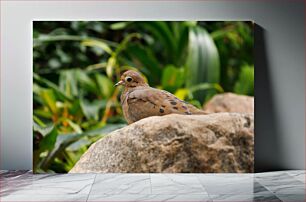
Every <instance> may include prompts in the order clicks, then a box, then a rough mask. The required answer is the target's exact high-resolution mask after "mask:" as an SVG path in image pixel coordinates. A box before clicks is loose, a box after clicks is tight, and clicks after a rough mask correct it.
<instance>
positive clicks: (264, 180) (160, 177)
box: [0, 170, 306, 202]
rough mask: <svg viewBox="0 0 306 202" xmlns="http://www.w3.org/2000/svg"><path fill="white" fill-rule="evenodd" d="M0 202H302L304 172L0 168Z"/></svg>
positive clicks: (303, 199)
mask: <svg viewBox="0 0 306 202" xmlns="http://www.w3.org/2000/svg"><path fill="white" fill-rule="evenodd" d="M0 175H1V183H0V196H1V200H0V201H23V202H25V201H60V202H70V201H84V202H85V201H96V202H103V201H109V202H110V201H116V202H117V201H152V202H153V201H154V202H157V201H177V202H178V201H192V202H197V201H244V202H247V201H275V202H276V201H284V202H287V201H288V202H289V201H291V202H302V201H303V202H304V201H305V192H306V190H305V171H303V170H301V171H298V170H294V171H278V172H269V173H257V174H43V175H41V174H40V175H33V174H32V173H31V172H29V171H10V172H7V171H1V172H0Z"/></svg>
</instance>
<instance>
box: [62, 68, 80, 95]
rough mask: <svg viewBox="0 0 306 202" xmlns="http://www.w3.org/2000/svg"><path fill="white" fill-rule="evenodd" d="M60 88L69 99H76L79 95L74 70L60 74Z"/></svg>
mask: <svg viewBox="0 0 306 202" xmlns="http://www.w3.org/2000/svg"><path fill="white" fill-rule="evenodd" d="M59 88H60V90H61V91H62V92H65V94H66V95H67V96H68V97H74V96H77V95H78V86H77V78H76V72H75V71H74V70H64V71H61V72H60V77H59Z"/></svg>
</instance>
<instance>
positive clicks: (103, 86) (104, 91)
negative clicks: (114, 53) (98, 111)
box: [96, 74, 114, 98]
mask: <svg viewBox="0 0 306 202" xmlns="http://www.w3.org/2000/svg"><path fill="white" fill-rule="evenodd" d="M96 80H97V83H98V87H99V90H100V94H101V95H102V96H103V97H104V98H110V97H111V96H112V94H113V91H114V84H113V82H112V81H111V80H110V79H109V78H108V77H106V76H104V75H102V74H96Z"/></svg>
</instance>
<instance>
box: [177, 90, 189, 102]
mask: <svg viewBox="0 0 306 202" xmlns="http://www.w3.org/2000/svg"><path fill="white" fill-rule="evenodd" d="M188 94H189V90H188V89H186V88H180V89H178V90H177V91H176V92H175V93H174V95H175V96H176V97H178V98H179V99H181V100H185V98H186V97H187V96H188Z"/></svg>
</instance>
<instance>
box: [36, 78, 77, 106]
mask: <svg viewBox="0 0 306 202" xmlns="http://www.w3.org/2000/svg"><path fill="white" fill-rule="evenodd" d="M33 78H34V81H36V82H38V83H41V84H43V85H45V86H47V87H49V88H51V89H53V90H54V92H55V93H56V94H57V95H58V97H59V98H60V99H63V100H69V101H72V98H71V97H69V96H67V95H65V93H64V92H62V91H61V90H60V89H59V87H58V86H57V85H56V84H54V83H52V82H51V81H49V80H47V79H45V78H43V77H41V76H39V75H38V74H36V73H33Z"/></svg>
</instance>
